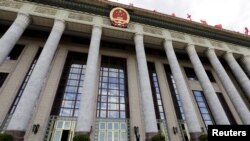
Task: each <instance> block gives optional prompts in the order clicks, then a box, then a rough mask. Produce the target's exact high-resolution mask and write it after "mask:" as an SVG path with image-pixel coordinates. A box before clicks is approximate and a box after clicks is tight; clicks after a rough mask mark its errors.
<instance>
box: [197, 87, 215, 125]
mask: <svg viewBox="0 0 250 141" xmlns="http://www.w3.org/2000/svg"><path fill="white" fill-rule="evenodd" d="M193 94H194V97H195V101H196V103H197V105H198V107H199V111H200V114H201V116H202V119H203V122H204V124H205V125H206V127H208V125H213V124H214V120H213V116H212V114H211V112H210V110H209V107H208V104H207V101H206V99H205V97H204V94H203V92H202V91H193Z"/></svg>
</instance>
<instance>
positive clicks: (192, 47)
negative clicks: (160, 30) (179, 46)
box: [185, 43, 196, 53]
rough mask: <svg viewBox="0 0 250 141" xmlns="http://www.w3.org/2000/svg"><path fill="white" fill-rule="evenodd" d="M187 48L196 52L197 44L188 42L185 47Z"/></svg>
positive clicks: (191, 51) (190, 51)
mask: <svg viewBox="0 0 250 141" xmlns="http://www.w3.org/2000/svg"><path fill="white" fill-rule="evenodd" d="M185 49H186V50H187V51H188V52H189V53H196V50H195V45H194V44H193V43H188V44H187V46H186V47H185Z"/></svg>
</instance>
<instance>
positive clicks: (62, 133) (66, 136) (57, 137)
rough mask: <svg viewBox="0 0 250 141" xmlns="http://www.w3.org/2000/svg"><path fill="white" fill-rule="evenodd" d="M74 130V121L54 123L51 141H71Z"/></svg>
mask: <svg viewBox="0 0 250 141" xmlns="http://www.w3.org/2000/svg"><path fill="white" fill-rule="evenodd" d="M74 129H75V121H63V120H58V121H56V123H55V125H54V134H53V136H52V138H51V141H71V140H72V139H73V136H74Z"/></svg>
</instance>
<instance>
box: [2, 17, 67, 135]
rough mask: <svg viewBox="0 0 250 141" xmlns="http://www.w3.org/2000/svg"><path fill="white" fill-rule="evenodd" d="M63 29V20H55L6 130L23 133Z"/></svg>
mask: <svg viewBox="0 0 250 141" xmlns="http://www.w3.org/2000/svg"><path fill="white" fill-rule="evenodd" d="M64 28H65V23H64V21H63V20H58V19H56V20H55V22H54V26H53V28H52V31H51V33H50V35H49V37H48V39H47V41H46V43H45V45H44V48H43V50H42V53H41V55H40V57H39V59H38V61H37V64H36V66H35V68H34V70H33V72H32V74H31V76H30V79H29V81H28V83H27V85H26V88H25V89H24V92H23V94H22V97H21V99H20V101H19V103H18V106H17V108H16V110H15V113H14V114H13V116H12V118H11V120H10V123H9V126H8V128H7V130H10V131H25V130H26V129H27V125H28V123H29V120H30V118H31V116H32V113H33V111H34V108H35V107H36V101H37V98H38V97H39V94H40V93H41V90H42V87H43V84H44V83H45V82H46V77H47V74H48V71H49V68H50V64H51V61H52V59H53V56H54V54H55V51H56V49H57V46H58V44H59V41H60V39H61V36H62V34H63V31H64Z"/></svg>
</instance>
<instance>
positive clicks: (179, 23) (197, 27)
mask: <svg viewBox="0 0 250 141" xmlns="http://www.w3.org/2000/svg"><path fill="white" fill-rule="evenodd" d="M27 1H31V2H38V3H42V4H46V5H52V6H57V7H63V8H66V9H72V10H79V11H83V12H88V13H93V14H97V15H101V16H106V17H109V12H110V11H111V9H112V8H114V7H117V6H119V7H123V8H125V9H126V10H127V11H128V12H129V14H130V21H133V22H138V23H142V24H147V25H151V26H156V27H161V28H165V29H170V30H175V31H179V32H185V33H189V34H193V35H197V36H202V37H206V38H211V39H215V40H221V41H225V42H229V43H233V44H238V45H243V46H250V36H245V35H244V34H240V33H237V32H234V31H230V30H226V29H216V28H215V27H213V26H209V25H203V24H201V23H198V22H193V21H189V20H185V19H182V18H178V17H173V16H170V15H167V14H163V13H158V12H153V11H150V10H146V9H142V8H138V7H133V6H129V5H124V4H120V3H115V2H111V1H107V0H82V1H81V0H76V1H64V0H27ZM83 3H84V4H83Z"/></svg>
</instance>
